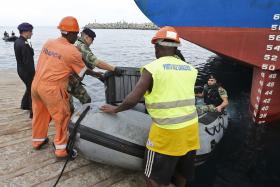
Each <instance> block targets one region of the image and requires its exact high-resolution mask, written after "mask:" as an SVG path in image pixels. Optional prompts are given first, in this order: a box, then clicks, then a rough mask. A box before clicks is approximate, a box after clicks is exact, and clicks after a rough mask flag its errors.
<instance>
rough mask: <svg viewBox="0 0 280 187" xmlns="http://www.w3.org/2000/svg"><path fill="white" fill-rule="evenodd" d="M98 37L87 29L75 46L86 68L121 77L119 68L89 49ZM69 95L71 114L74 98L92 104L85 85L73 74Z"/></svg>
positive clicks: (70, 79) (69, 85) (70, 80)
mask: <svg viewBox="0 0 280 187" xmlns="http://www.w3.org/2000/svg"><path fill="white" fill-rule="evenodd" d="M95 37H96V34H95V32H93V31H92V30H91V29H89V28H85V29H84V30H83V31H82V32H81V37H79V38H78V40H77V41H76V43H75V44H74V45H75V46H76V47H77V49H78V50H79V51H80V52H81V53H82V57H83V60H84V62H85V64H86V66H87V67H88V68H90V69H94V68H95V67H98V68H100V69H103V70H107V71H114V72H115V74H116V75H120V74H121V73H122V70H121V69H120V68H118V67H114V66H112V65H110V64H107V63H106V62H104V61H102V60H100V59H98V58H97V57H96V56H95V55H94V54H93V53H92V51H91V49H90V48H89V47H90V45H91V44H92V42H93V40H94V38H95ZM68 93H69V94H70V95H71V96H70V99H69V102H70V109H71V112H72V113H73V112H74V105H73V97H72V96H74V97H75V98H77V99H78V100H79V101H80V102H81V103H82V104H85V103H90V102H91V98H90V96H89V94H88V93H87V91H86V89H85V88H84V86H83V83H82V82H80V81H79V79H77V75H75V74H72V75H70V78H69V84H68Z"/></svg>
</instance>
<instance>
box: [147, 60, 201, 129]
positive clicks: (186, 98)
mask: <svg viewBox="0 0 280 187" xmlns="http://www.w3.org/2000/svg"><path fill="white" fill-rule="evenodd" d="M144 68H145V69H146V70H147V71H148V72H149V73H151V74H152V77H153V88H152V92H151V93H149V92H147V93H146V94H145V96H144V97H145V104H146V107H147V110H148V112H149V114H150V116H151V118H152V120H153V122H154V123H156V124H157V125H162V127H161V128H166V129H177V128H178V129H179V128H183V127H186V126H188V125H192V124H195V123H196V122H197V121H198V117H197V112H196V108H195V95H194V84H195V81H196V76H197V70H196V69H195V68H194V67H192V65H190V64H187V63H185V62H183V61H181V60H179V59H177V58H175V57H172V56H168V57H161V58H159V59H157V60H155V61H153V62H152V63H150V64H147V65H145V66H144Z"/></svg>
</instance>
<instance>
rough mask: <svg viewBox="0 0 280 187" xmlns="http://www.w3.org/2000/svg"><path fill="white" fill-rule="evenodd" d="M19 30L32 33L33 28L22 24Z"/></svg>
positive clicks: (27, 24)
mask: <svg viewBox="0 0 280 187" xmlns="http://www.w3.org/2000/svg"><path fill="white" fill-rule="evenodd" d="M17 28H18V30H19V31H32V30H33V26H32V25H31V24H30V23H26V22H24V23H21V24H19V25H18V27H17Z"/></svg>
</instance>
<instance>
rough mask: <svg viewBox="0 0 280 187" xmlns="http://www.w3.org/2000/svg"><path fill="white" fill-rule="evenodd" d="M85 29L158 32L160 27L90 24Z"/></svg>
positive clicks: (132, 24) (128, 24) (119, 23)
mask: <svg viewBox="0 0 280 187" xmlns="http://www.w3.org/2000/svg"><path fill="white" fill-rule="evenodd" d="M85 27H88V28H91V29H134V30H158V29H159V27H158V26H156V25H155V24H153V23H127V22H124V21H123V22H116V23H89V24H87V25H85Z"/></svg>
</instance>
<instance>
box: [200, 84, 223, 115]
mask: <svg viewBox="0 0 280 187" xmlns="http://www.w3.org/2000/svg"><path fill="white" fill-rule="evenodd" d="M218 92H219V95H220V97H221V98H222V97H228V95H227V91H226V90H225V89H224V88H222V87H221V86H220V87H219V88H218ZM203 94H205V93H203ZM196 109H197V113H198V114H204V113H207V112H218V111H217V110H216V106H215V105H212V104H210V105H206V104H204V105H197V106H196Z"/></svg>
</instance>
